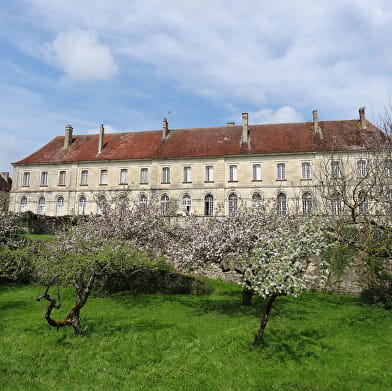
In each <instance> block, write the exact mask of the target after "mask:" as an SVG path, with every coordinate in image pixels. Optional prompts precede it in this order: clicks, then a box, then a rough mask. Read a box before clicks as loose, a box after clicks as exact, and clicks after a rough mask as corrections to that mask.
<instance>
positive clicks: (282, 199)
mask: <svg viewBox="0 0 392 391" xmlns="http://www.w3.org/2000/svg"><path fill="white" fill-rule="evenodd" d="M276 208H277V212H278V215H279V216H286V215H287V195H286V194H284V193H279V194H278V195H277V197H276Z"/></svg>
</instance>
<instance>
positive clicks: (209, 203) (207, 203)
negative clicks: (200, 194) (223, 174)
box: [204, 194, 214, 216]
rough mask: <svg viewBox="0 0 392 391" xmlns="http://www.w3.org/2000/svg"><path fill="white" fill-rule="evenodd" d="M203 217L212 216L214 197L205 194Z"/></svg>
mask: <svg viewBox="0 0 392 391" xmlns="http://www.w3.org/2000/svg"><path fill="white" fill-rule="evenodd" d="M204 215H205V216H213V215H214V196H213V195H212V194H207V195H206V196H205V197H204Z"/></svg>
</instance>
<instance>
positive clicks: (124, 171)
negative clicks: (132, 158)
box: [120, 168, 128, 185]
mask: <svg viewBox="0 0 392 391" xmlns="http://www.w3.org/2000/svg"><path fill="white" fill-rule="evenodd" d="M127 183H128V170H127V169H126V168H122V169H121V171H120V185H126V184H127Z"/></svg>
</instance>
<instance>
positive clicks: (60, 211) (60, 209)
mask: <svg viewBox="0 0 392 391" xmlns="http://www.w3.org/2000/svg"><path fill="white" fill-rule="evenodd" d="M64 204H65V200H64V197H63V196H60V197H57V199H56V216H64Z"/></svg>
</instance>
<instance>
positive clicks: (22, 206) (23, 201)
mask: <svg viewBox="0 0 392 391" xmlns="http://www.w3.org/2000/svg"><path fill="white" fill-rule="evenodd" d="M27 202H28V201H27V197H22V199H21V200H20V207H19V210H20V212H21V213H23V212H26V211H27Z"/></svg>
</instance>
